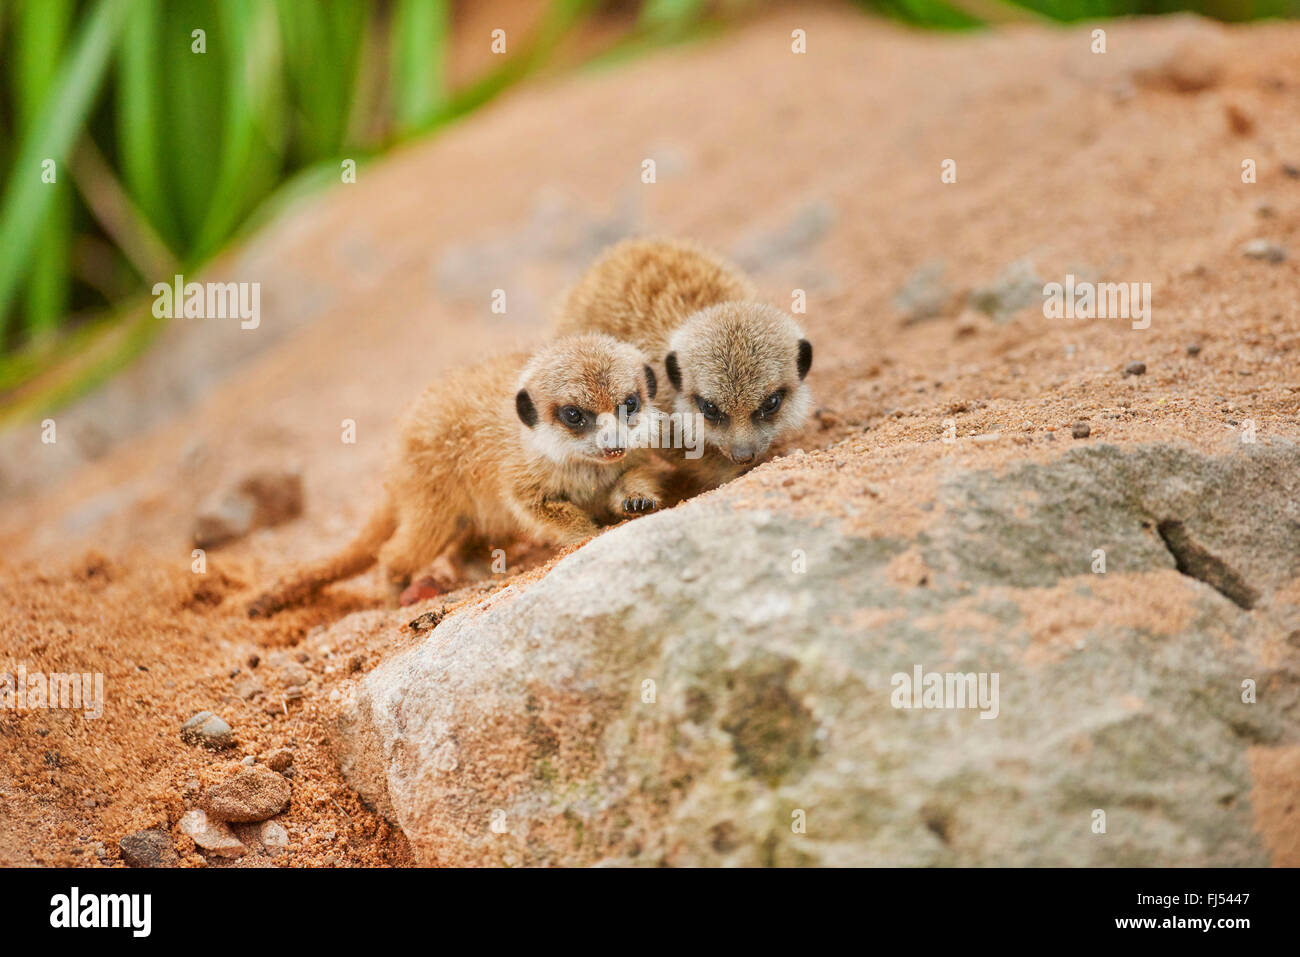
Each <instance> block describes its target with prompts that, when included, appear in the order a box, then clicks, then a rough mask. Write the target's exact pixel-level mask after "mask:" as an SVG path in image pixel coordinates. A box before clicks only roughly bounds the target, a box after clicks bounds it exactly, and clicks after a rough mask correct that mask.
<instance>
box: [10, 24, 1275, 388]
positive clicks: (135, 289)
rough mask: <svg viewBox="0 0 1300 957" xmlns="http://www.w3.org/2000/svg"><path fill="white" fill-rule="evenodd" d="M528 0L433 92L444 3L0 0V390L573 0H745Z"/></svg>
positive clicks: (136, 343) (513, 65) (518, 52)
mask: <svg viewBox="0 0 1300 957" xmlns="http://www.w3.org/2000/svg"><path fill="white" fill-rule="evenodd" d="M462 2H474V0H462ZM538 2H539V3H541V4H543V5H544V12H543V15H542V19H541V21H540V25H539V26H538V27H537V28H536V29H535V30H534V32H533V33H532V35H531V36H529V37H528V38H527V39H526V40H522V41H516V40H515V38H511V41H510V43H511V46H510V50H509V53H508V55H507V56H505V57H501V58H500V61H501V62H500V63H499V65H496V66H494V68H492V69H491V70H489V71H487V72H486V73H485V74H484V75H482V76H479V77H475V78H473V79H472V80H471V81H470V82H469V83H468V84H467V85H464V86H462V87H460V88H457V89H454V90H453V89H450V88H449V86H448V83H447V79H446V73H447V70H446V67H447V61H448V57H449V50H450V44H451V42H452V39H453V19H454V14H455V10H454V9H453V0H0V170H3V171H4V174H5V175H4V180H3V186H4V188H3V191H2V192H0V396H3V395H5V394H6V393H13V391H14V390H15V389H18V388H21V387H23V386H24V385H25V384H27V383H30V382H32V381H33V380H35V379H36V378H37V377H38V376H40V375H42V374H43V372H45V371H46V370H48V369H50V368H52V367H54V366H56V365H57V364H58V363H59V361H60V360H61V359H66V358H67V357H68V356H69V355H81V354H83V353H85V352H87V351H91V350H88V349H87V343H88V341H93V339H94V336H95V335H96V334H97V331H98V330H103V329H105V328H109V329H111V328H114V327H115V326H119V325H121V324H120V323H118V322H117V320H118V319H119V318H130V316H133V315H134V316H136V317H137V321H138V323H139V325H137V326H135V327H129V328H128V329H127V331H126V333H124V334H122V335H120V340H121V341H120V342H119V343H118V344H117V345H116V346H114V347H113V348H112V349H108V350H107V351H105V350H104V349H100V350H99V352H100V353H101V354H100V355H98V356H97V359H96V361H98V362H99V363H100V365H101V366H104V365H105V364H107V365H110V366H111V365H113V364H115V363H117V364H120V362H121V361H122V359H123V358H124V357H125V356H127V355H129V354H132V353H133V352H134V351H138V349H139V348H142V347H143V344H144V343H145V342H147V340H148V338H149V329H148V324H149V317H148V316H147V315H144V316H140V315H139V314H140V313H147V312H148V310H141V309H139V308H138V304H139V298H138V297H139V296H140V295H141V293H142V292H143V291H145V290H147V289H148V288H149V287H150V286H151V285H152V284H153V283H154V282H156V281H158V280H159V279H164V278H167V277H169V276H170V275H171V274H172V273H173V272H175V271H191V270H193V269H194V268H196V267H198V266H199V265H201V264H202V263H203V262H204V261H205V260H207V259H208V258H209V257H211V256H212V255H213V254H214V253H215V252H217V251H218V250H219V249H221V248H222V246H223V245H224V244H226V243H227V242H228V241H229V240H230V239H231V237H232V236H235V235H236V234H237V233H238V231H239V230H240V229H242V228H247V227H248V225H249V224H250V223H251V222H256V221H257V219H258V218H259V217H258V211H259V210H264V209H266V208H267V207H268V202H267V201H268V200H269V199H271V198H272V197H283V196H285V195H292V194H295V193H296V192H297V191H299V190H301V189H304V188H312V187H314V186H316V185H320V184H324V183H326V182H331V181H332V182H337V180H338V175H339V160H340V159H341V158H344V157H348V158H353V159H357V160H362V159H364V158H366V157H368V156H371V155H374V154H376V153H379V152H381V151H383V150H384V149H386V148H388V147H389V146H391V145H392V144H394V143H396V142H399V141H401V140H403V139H406V138H409V137H412V136H416V135H422V134H425V133H427V132H428V131H430V130H434V129H437V128H438V127H439V126H440V125H442V124H445V123H447V122H449V121H450V120H452V119H454V118H456V117H458V116H460V115H462V114H464V113H466V112H468V111H470V110H473V109H475V108H476V107H478V106H479V105H481V104H482V103H484V102H486V101H487V100H489V99H490V98H491V97H492V96H494V95H495V94H496V93H498V92H500V91H501V90H503V89H505V88H506V87H508V86H509V85H510V84H511V83H513V82H515V81H516V80H518V79H519V78H520V77H523V76H525V75H527V74H528V73H530V72H531V71H533V70H534V69H536V68H537V67H539V66H541V65H543V64H544V63H546V62H547V61H548V60H549V58H550V57H551V55H552V53H553V52H554V50H555V48H556V46H557V45H558V44H559V43H560V42H561V41H562V40H563V39H564V38H565V37H566V36H567V35H568V34H569V33H570V31H572V30H574V29H575V28H576V27H579V26H581V25H582V24H583V22H584V20H585V18H588V17H591V16H595V15H598V14H603V15H607V16H615V17H622V18H623V19H624V20H626V21H629V23H630V26H631V29H630V30H629V31H628V32H627V33H626V35H625V38H624V39H625V44H624V46H623V47H622V49H624V50H625V51H632V52H635V51H638V50H640V49H643V48H644V46H645V45H646V43H647V42H649V43H651V44H653V43H660V42H667V41H671V40H675V39H678V38H680V37H682V36H685V35H687V34H690V33H691V32H692V31H694V30H696V29H697V28H698V27H700V26H701V25H702V24H703V23H704V22H705V21H706V20H710V19H711V18H712V19H716V15H717V14H718V13H719V12H723V13H725V12H727V11H729V10H734V9H737V8H744V7H747V6H750V7H752V6H756V5H758V4H759V3H761V2H762V0H641V2H639V3H637V2H629V0H624V2H616V0H605V2H601V0H538ZM859 5H861V6H865V7H868V8H871V9H874V10H876V11H878V12H881V13H883V14H885V15H887V16H890V17H893V18H897V19H900V20H903V21H907V22H910V23H914V24H917V25H921V26H928V27H945V28H967V27H973V26H978V25H980V24H981V23H983V22H986V21H990V20H1001V19H1017V18H1020V19H1023V18H1026V17H1029V18H1039V17H1042V18H1048V19H1055V20H1061V21H1071V20H1079V19H1087V18H1097V17H1106V16H1114V15H1120V14H1139V13H1160V12H1168V11H1171V10H1175V9H1192V10H1198V11H1200V12H1202V13H1205V14H1207V15H1209V16H1213V17H1218V18H1220V19H1224V20H1245V19H1253V18H1258V17H1276V16H1295V15H1296V14H1297V13H1298V12H1300V0H1200V2H1197V0H1193V2H1192V3H1190V4H1183V3H1179V2H1177V0H1020V2H1018V3H1016V4H1011V3H1009V2H1007V0H859ZM1000 14H1006V16H1002V15H1000ZM198 30H202V31H203V38H202V44H203V45H202V49H203V52H201V53H200V52H198V51H199V49H200V40H199V37H198V34H196V32H195V31H198ZM483 42H485V43H486V42H487V39H486V38H484V41H483ZM616 55H617V51H616ZM604 59H606V60H607V59H608V57H606V58H604ZM50 161H53V162H52V169H53V176H54V182H53V183H50V182H48V180H49V177H50V169H51V163H50ZM132 297H137V298H136V300H135V308H134V309H132V308H130V304H131V302H132ZM115 311H116V313H117V314H115ZM118 314H120V315H118ZM87 316H99V317H101V318H100V319H99V320H98V321H97V322H87V321H86V317H87ZM128 325H129V324H128ZM87 378H88V376H87V375H86V374H84V370H83V372H82V374H81V375H80V379H79V381H80V382H82V384H83V385H84V383H85V381H86V379H87Z"/></svg>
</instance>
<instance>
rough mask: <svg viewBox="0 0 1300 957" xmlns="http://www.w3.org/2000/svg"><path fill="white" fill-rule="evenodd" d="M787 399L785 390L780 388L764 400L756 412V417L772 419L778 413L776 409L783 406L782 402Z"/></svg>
mask: <svg viewBox="0 0 1300 957" xmlns="http://www.w3.org/2000/svg"><path fill="white" fill-rule="evenodd" d="M784 399H785V390H784V389H778V390H777V391H775V392H773V393H772V394H771V395H769V396H768V397H767V398H766V399H764V400H763V403H762V405H760V406H759V407H758V409H757V410H756V411H755V412H754V418H756V419H759V420H764V419H770V418H771V417H772V416H774V415H776V410H777V409H779V408H781V402H782V401H784Z"/></svg>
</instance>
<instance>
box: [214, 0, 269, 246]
mask: <svg viewBox="0 0 1300 957" xmlns="http://www.w3.org/2000/svg"><path fill="white" fill-rule="evenodd" d="M219 22H220V26H221V35H222V38H223V41H224V43H225V44H226V46H225V47H224V48H223V50H222V53H223V60H224V65H225V70H226V72H225V75H224V77H223V81H224V82H223V91H222V96H223V100H224V105H225V109H224V122H223V124H222V129H221V138H220V143H221V150H220V153H221V160H220V164H219V166H218V170H217V176H216V179H215V180H214V181H213V182H212V183H210V184H208V187H207V189H208V193H207V195H208V197H209V200H210V203H209V206H208V210H207V215H206V217H205V218H204V221H203V225H202V228H201V229H200V231H199V233H198V236H197V239H196V241H195V244H194V248H193V250H192V257H193V259H194V260H196V261H202V260H204V259H206V258H207V257H208V256H210V255H212V254H213V253H214V252H216V251H217V249H218V248H219V247H220V245H221V243H222V242H223V241H224V240H225V239H226V238H227V237H228V236H229V235H230V233H231V231H232V230H233V229H234V228H235V227H236V226H237V225H238V224H239V222H240V220H241V219H243V217H244V216H245V215H246V214H247V213H248V211H249V210H250V209H251V208H252V207H253V205H254V204H256V203H257V202H258V201H259V200H261V199H263V198H264V197H265V196H266V195H267V194H268V193H269V192H270V191H271V190H272V188H273V187H274V185H275V182H276V179H277V178H278V174H279V169H280V163H281V160H282V158H283V155H284V141H283V137H284V123H283V122H282V109H281V107H282V103H283V89H282V82H283V73H282V71H281V69H280V58H279V38H278V33H277V29H276V24H275V10H274V9H273V8H272V7H270V6H268V5H267V4H264V3H262V2H260V0H226V2H225V3H223V4H222V5H221V7H220V21H219Z"/></svg>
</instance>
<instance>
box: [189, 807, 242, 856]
mask: <svg viewBox="0 0 1300 957" xmlns="http://www.w3.org/2000/svg"><path fill="white" fill-rule="evenodd" d="M180 828H181V833H182V834H184V835H185V836H186V837H188V838H189V839H190V840H192V841H193V842H194V843H195V844H197V845H198V846H199V847H201V848H202V849H203V850H205V851H207V852H209V853H210V854H215V855H216V856H217V857H243V856H244V854H246V853H247V852H248V848H246V847H245V846H244V845H243V843H242V842H241V841H240V840H239V838H237V837H235V833H234V832H233V831H232V830H231V829H230V826H229V825H228V824H225V823H223V822H221V821H214V820H212V819H211V818H209V817H208V816H207V814H205V813H204V812H203V811H200V810H198V809H197V808H196V809H194V810H192V811H186V812H185V813H184V814H183V815H182V816H181V823H180Z"/></svg>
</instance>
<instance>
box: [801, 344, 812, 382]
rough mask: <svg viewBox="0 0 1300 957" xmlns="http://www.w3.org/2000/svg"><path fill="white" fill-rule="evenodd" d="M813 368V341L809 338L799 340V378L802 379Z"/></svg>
mask: <svg viewBox="0 0 1300 957" xmlns="http://www.w3.org/2000/svg"><path fill="white" fill-rule="evenodd" d="M811 368H812V343H811V342H809V341H808V340H807V339H800V340H799V378H800V379H802V378H803V377H804V376H806V375H807V374H808V370H809V369H811Z"/></svg>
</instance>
